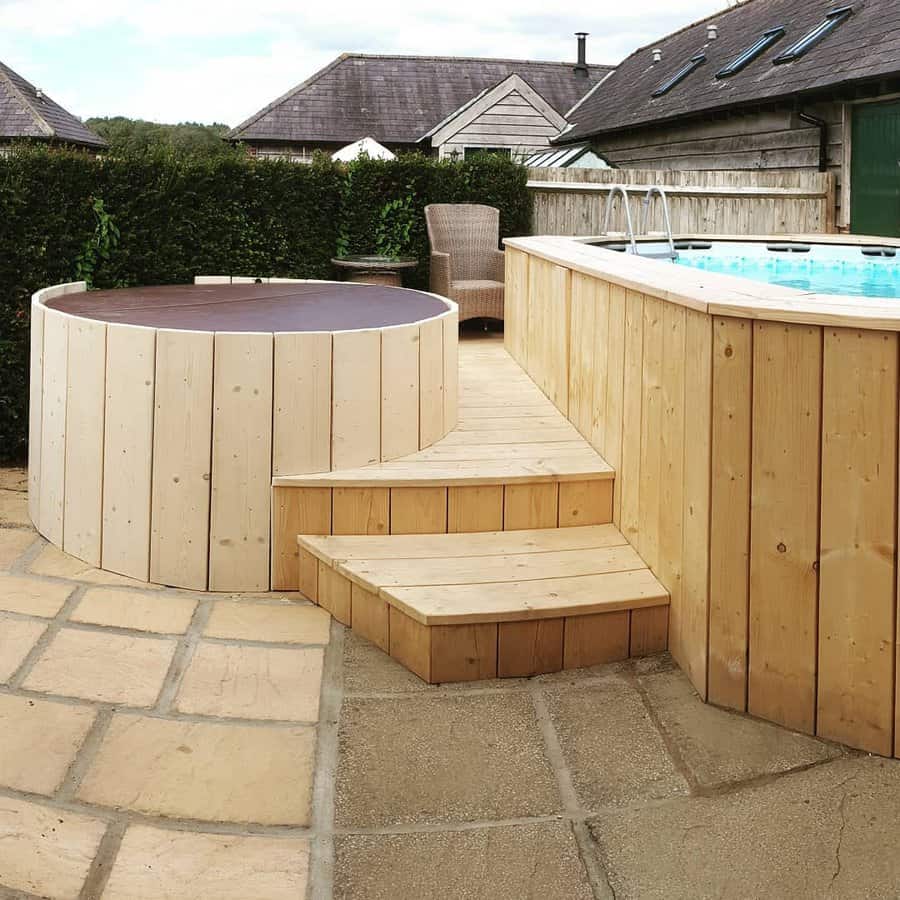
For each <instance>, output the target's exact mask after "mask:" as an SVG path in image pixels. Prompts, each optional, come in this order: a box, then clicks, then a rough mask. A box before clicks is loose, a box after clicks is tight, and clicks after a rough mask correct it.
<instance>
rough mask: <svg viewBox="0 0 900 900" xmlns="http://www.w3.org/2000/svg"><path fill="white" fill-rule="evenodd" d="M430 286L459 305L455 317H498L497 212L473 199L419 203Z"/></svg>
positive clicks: (500, 302) (500, 271)
mask: <svg viewBox="0 0 900 900" xmlns="http://www.w3.org/2000/svg"><path fill="white" fill-rule="evenodd" d="M425 222H426V223H427V225H428V240H429V241H430V243H431V290H432V291H433V292H434V293H435V294H440V295H442V296H444V297H449V298H450V299H451V300H455V301H456V303H458V304H459V320H460V322H463V321H465V320H466V319H478V318H488V319H502V318H503V280H504V271H503V258H504V257H503V251H502V250H498V249H497V244H498V243H499V237H500V211H499V210H497V209H494V207H493V206H481V205H479V204H477V203H459V204H457V203H433V204H431V205H430V206H426V207H425Z"/></svg>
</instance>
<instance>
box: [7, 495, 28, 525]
mask: <svg viewBox="0 0 900 900" xmlns="http://www.w3.org/2000/svg"><path fill="white" fill-rule="evenodd" d="M9 525H15V526H18V527H21V528H31V517H30V516H29V515H28V495H27V494H24V493H22V492H21V491H17V490H6V489H5V488H0V526H9Z"/></svg>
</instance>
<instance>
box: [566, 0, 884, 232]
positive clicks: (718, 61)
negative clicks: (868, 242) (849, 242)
mask: <svg viewBox="0 0 900 900" xmlns="http://www.w3.org/2000/svg"><path fill="white" fill-rule="evenodd" d="M569 121H570V125H569V126H568V127H567V129H566V130H565V131H564V132H563V133H562V134H561V135H560V136H558V137H557V138H556V139H555V141H554V143H557V144H560V145H563V144H568V143H575V142H583V141H585V140H590V141H591V143H592V144H593V146H594V147H595V149H596V150H597V152H599V153H602V155H603V156H604V158H606V159H607V160H609V162H610V163H612V164H613V165H616V166H619V167H623V168H624V167H628V168H634V169H682V170H707V171H724V170H735V169H757V170H760V169H761V170H781V171H784V172H798V171H804V170H806V171H815V170H816V169H821V170H822V171H831V172H833V173H834V174H835V175H836V176H837V183H838V186H839V187H838V191H837V196H836V204H837V207H838V209H837V211H836V222H837V224H838V226H839V227H840V228H841V229H844V230H852V231H854V232H857V233H867V234H884V235H900V164H898V161H900V3H898V2H897V0H854V2H842V0H745V2H743V3H740V4H738V5H737V6H733V7H731V8H729V9H727V10H724V11H723V12H721V13H719V14H717V15H714V16H710V17H708V18H706V19H703V20H701V21H699V22H696V23H694V24H693V25H690V26H688V27H686V28H684V29H682V30H680V31H677V32H675V33H674V34H671V35H669V36H668V37H664V38H662V39H661V40H659V41H656V42H654V43H653V44H649V45H647V46H646V47H642V48H641V49H640V50H637V51H636V52H634V53H633V54H632V55H631V56H629V57H628V58H627V59H626V60H625V61H624V62H623V63H622V64H621V65H620V66H619V67H618V68H617V69H616V71H615V72H614V73H613V74H612V75H611V76H610V77H609V78H608V79H607V80H606V81H605V82H604V83H603V86H602V88H599V89H596V90H594V91H593V92H592V93H591V94H590V95H589V96H588V97H586V98H585V100H584V101H583V102H582V103H581V104H580V105H579V106H578V108H577V110H575V111H574V112H573V113H572V114H571V115H570V116H569Z"/></svg>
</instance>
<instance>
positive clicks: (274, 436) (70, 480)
mask: <svg viewBox="0 0 900 900" xmlns="http://www.w3.org/2000/svg"><path fill="white" fill-rule="evenodd" d="M329 291H331V292H333V293H332V294H331V295H329V293H328V292H329ZM357 298H358V299H357ZM367 300H369V301H371V302H370V303H367V302H366V301H367ZM410 308H412V310H413V313H412V315H410V313H409V309H410ZM457 318H458V317H457V311H456V306H455V304H453V303H452V302H451V301H448V300H445V299H444V298H441V297H437V296H436V295H433V294H424V293H422V292H418V291H406V290H403V289H400V288H384V287H372V286H368V285H356V284H335V283H329V282H309V281H305V282H304V281H298V280H292V279H254V278H232V277H230V276H205V277H201V278H198V279H197V286H196V287H190V288H164V289H158V288H157V289H138V290H136V291H118V292H105V296H104V295H101V294H93V293H92V294H87V293H85V285H84V283H83V282H77V283H73V284H62V285H57V286H55V287H50V288H45V289H44V290H41V291H38V292H37V293H36V294H35V295H34V298H33V303H32V328H31V396H30V404H31V416H30V426H29V428H30V435H29V438H30V447H29V492H30V493H29V508H30V515H31V518H32V520H33V521H34V523H35V525H36V527H37V529H38V530H39V531H40V533H41V534H43V535H44V536H45V537H46V538H47V539H48V540H49V541H50V542H51V543H53V544H55V545H56V546H58V547H60V548H61V549H63V550H65V551H66V552H67V553H70V554H72V555H73V556H76V557H78V558H79V559H82V560H84V561H85V562H87V563H90V564H91V565H93V566H97V567H101V568H103V569H106V570H108V571H111V572H117V573H120V574H122V575H128V576H131V577H132V578H136V579H139V580H141V581H151V582H156V583H161V584H168V585H173V586H177V587H183V588H191V589H199V590H211V591H264V590H268V589H269V588H270V585H271V579H270V568H271V518H272V516H271V498H272V479H273V477H277V476H279V475H299V474H304V473H316V472H328V471H331V470H333V469H346V468H351V467H354V466H365V465H369V464H372V463H380V462H382V461H386V460H391V459H395V458H398V457H402V456H405V455H407V454H409V453H412V452H415V451H417V450H419V449H422V448H426V447H429V446H431V445H432V444H434V443H435V442H436V441H438V440H439V439H440V438H442V437H443V436H444V435H445V434H447V432H448V431H450V430H451V429H452V428H453V427H454V426H455V425H456V416H457V410H456V396H457V390H456V384H457ZM410 320H412V321H410ZM379 321H380V322H382V323H383V324H382V325H380V326H378V327H374V326H375V323H376V322H379ZM310 322H312V327H314V328H316V329H318V330H305V331H302V330H285V328H288V329H294V328H301V327H305V328H308V327H310V324H309V323H310ZM202 323H205V326H204V327H203V329H202V330H198V329H199V327H200V325H201V324H202ZM304 323H306V324H304ZM354 323H356V324H354ZM358 324H362V325H364V326H365V327H362V328H359V327H357V325H358ZM190 329H194V330H190Z"/></svg>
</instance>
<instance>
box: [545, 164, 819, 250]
mask: <svg viewBox="0 0 900 900" xmlns="http://www.w3.org/2000/svg"><path fill="white" fill-rule="evenodd" d="M614 184H625V185H629V186H631V189H632V190H633V191H634V196H633V197H632V199H631V215H632V220H633V222H634V227H635V229H639V228H640V221H641V206H642V201H643V198H644V195H645V194H646V192H647V189H648V188H649V187H650V186H651V185H662V186H664V187H665V188H666V191H667V193H668V195H669V209H670V214H671V220H672V230H673V231H674V232H675V233H676V234H727V235H744V234H817V233H828V232H833V231H835V221H834V220H835V204H836V183H835V177H834V175H833V174H831V173H820V172H784V173H782V172H753V171H748V172H676V171H671V170H659V171H650V170H646V171H644V170H640V169H530V170H529V181H528V186H529V188H530V189H531V191H532V192H533V195H534V216H533V219H532V233H533V234H555V235H581V236H583V235H592V234H600V233H602V230H603V217H604V209H605V206H606V199H607V197H608V196H609V191H610V187H611V186H612V185H614ZM621 206H622V204H621V201H619V202H617V204H616V208H615V214H614V216H613V219H612V226H611V230H613V231H624V230H625V215H624V212H623V210H622V208H621ZM648 230H649V231H662V230H663V224H662V210H661V206H660V204H659V201H654V204H653V206H652V207H651V209H650V215H649V221H648Z"/></svg>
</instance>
